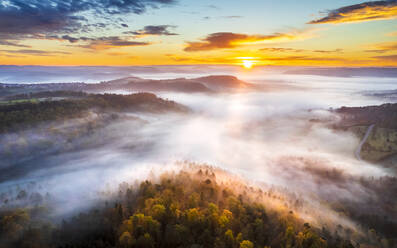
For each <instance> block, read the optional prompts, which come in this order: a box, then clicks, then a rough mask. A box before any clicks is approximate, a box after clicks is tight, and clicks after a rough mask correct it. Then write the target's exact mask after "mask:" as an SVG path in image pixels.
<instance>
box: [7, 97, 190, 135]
mask: <svg viewBox="0 0 397 248" xmlns="http://www.w3.org/2000/svg"><path fill="white" fill-rule="evenodd" d="M23 96H26V97H27V98H26V99H32V97H35V98H45V99H44V100H42V101H41V100H39V101H37V102H31V101H27V102H17V103H14V104H5V105H0V133H1V132H10V131H17V130H20V129H22V128H29V127H34V126H35V125H37V124H39V123H40V122H44V121H54V120H63V119H70V118H78V117H82V116H85V115H86V114H87V112H88V111H96V112H106V111H108V112H109V111H112V112H150V113H163V112H169V111H171V112H180V113H183V112H187V111H188V108H187V107H185V106H183V105H180V104H178V103H176V102H174V101H168V100H164V99H161V98H158V97H157V96H156V95H154V94H151V93H136V94H131V95H117V94H86V93H83V92H68V91H60V92H40V93H33V94H26V95H17V96H15V97H14V98H15V99H22V98H21V97H23ZM52 97H58V98H60V99H52ZM33 99H34V98H33Z"/></svg>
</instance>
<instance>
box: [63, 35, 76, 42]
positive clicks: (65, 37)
mask: <svg viewBox="0 0 397 248" xmlns="http://www.w3.org/2000/svg"><path fill="white" fill-rule="evenodd" d="M62 39H64V40H67V41H69V42H70V43H75V42H77V41H79V39H78V38H74V37H71V36H69V35H64V36H62Z"/></svg>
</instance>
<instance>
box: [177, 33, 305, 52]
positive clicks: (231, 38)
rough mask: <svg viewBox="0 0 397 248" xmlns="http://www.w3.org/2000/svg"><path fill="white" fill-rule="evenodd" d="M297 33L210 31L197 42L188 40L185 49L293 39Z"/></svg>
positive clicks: (221, 47)
mask: <svg viewBox="0 0 397 248" xmlns="http://www.w3.org/2000/svg"><path fill="white" fill-rule="evenodd" d="M297 38H299V35H298V34H287V33H274V34H271V35H247V34H238V33H229V32H220V33H212V34H210V35H208V36H207V37H206V38H204V39H202V40H201V41H198V42H188V43H187V45H186V47H185V49H184V50H185V51H187V52H196V51H209V50H214V49H225V48H235V47H238V46H239V45H244V44H253V43H258V42H265V41H282V40H294V39H297Z"/></svg>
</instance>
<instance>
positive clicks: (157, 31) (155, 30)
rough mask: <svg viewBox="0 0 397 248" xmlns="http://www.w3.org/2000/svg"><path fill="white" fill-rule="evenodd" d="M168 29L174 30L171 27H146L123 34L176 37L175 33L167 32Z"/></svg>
mask: <svg viewBox="0 0 397 248" xmlns="http://www.w3.org/2000/svg"><path fill="white" fill-rule="evenodd" d="M169 28H176V26H173V25H148V26H145V27H144V28H143V29H140V30H136V31H127V32H124V34H133V35H137V36H146V35H167V36H168V35H178V34H177V33H173V32H171V31H169V30H168V29H169Z"/></svg>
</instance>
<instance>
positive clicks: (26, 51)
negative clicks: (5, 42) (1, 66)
mask: <svg viewBox="0 0 397 248" xmlns="http://www.w3.org/2000/svg"><path fill="white" fill-rule="evenodd" d="M0 52H3V53H6V56H10V55H9V54H17V55H33V56H53V55H68V54H70V53H69V52H63V51H44V50H34V49H20V50H0Z"/></svg>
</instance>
